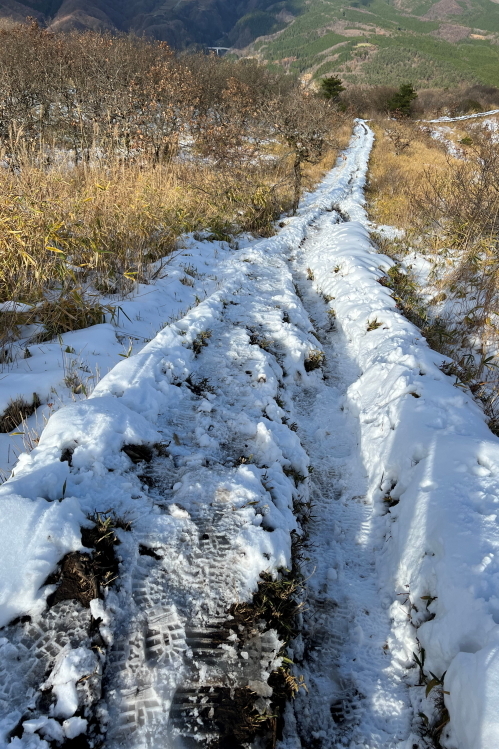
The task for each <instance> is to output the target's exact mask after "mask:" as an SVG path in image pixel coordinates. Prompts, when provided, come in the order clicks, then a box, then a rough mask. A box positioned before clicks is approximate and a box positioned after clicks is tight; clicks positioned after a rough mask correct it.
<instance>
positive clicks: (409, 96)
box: [387, 83, 418, 117]
mask: <svg viewBox="0 0 499 749" xmlns="http://www.w3.org/2000/svg"><path fill="white" fill-rule="evenodd" d="M417 98H418V95H417V93H416V91H415V90H414V87H413V85H412V83H403V84H402V85H401V86H400V88H399V90H398V91H397V93H396V94H394V95H393V96H392V97H391V99H388V101H387V109H388V111H389V112H393V113H394V114H399V115H401V116H403V117H408V116H409V115H410V114H411V107H412V102H413V101H414V99H417Z"/></svg>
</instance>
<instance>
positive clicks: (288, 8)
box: [0, 0, 499, 88]
mask: <svg viewBox="0 0 499 749" xmlns="http://www.w3.org/2000/svg"><path fill="white" fill-rule="evenodd" d="M28 16H32V17H34V18H35V19H36V20H37V21H39V22H40V23H41V24H44V25H46V26H47V28H49V29H51V30H54V31H69V30H72V29H77V30H80V31H82V30H85V29H92V30H94V31H107V32H111V33H116V32H133V33H136V34H139V35H146V36H150V37H152V38H155V39H159V40H162V41H166V42H168V44H170V45H171V46H172V47H173V48H175V49H179V50H183V49H201V48H205V47H209V46H223V47H228V48H231V50H232V51H233V52H234V53H235V54H237V55H238V56H242V57H257V58H258V59H260V60H262V61H263V62H266V63H269V64H271V65H274V66H277V67H279V68H281V69H285V70H288V71H289V72H291V73H294V74H295V75H298V76H301V77H302V78H304V79H305V80H310V79H311V78H314V77H321V76H323V75H332V74H335V75H340V76H341V77H342V79H343V80H345V81H346V82H347V83H353V84H355V83H367V84H372V85H380V84H388V85H394V84H399V83H400V82H404V81H408V80H411V81H412V82H413V83H414V84H415V85H417V86H419V87H430V88H431V87H437V88H445V87H449V86H455V85H459V84H461V83H469V84H475V83H480V84H486V85H493V86H499V2H496V0H436V1H435V0H352V1H351V2H350V3H348V2H345V0H279V1H278V2H274V0H249V1H248V0H235V2H232V3H230V2H229V0H124V2H122V3H120V2H119V0H90V2H86V1H85V0H24V1H23V2H19V0H0V19H5V20H6V21H8V20H11V21H24V20H25V19H26V17H28ZM4 22H5V21H4Z"/></svg>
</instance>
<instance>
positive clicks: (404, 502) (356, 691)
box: [0, 123, 499, 749]
mask: <svg viewBox="0 0 499 749" xmlns="http://www.w3.org/2000/svg"><path fill="white" fill-rule="evenodd" d="M371 145H372V133H371V131H370V130H369V129H368V128H367V126H366V125H365V124H363V123H358V124H357V125H356V129H355V133H354V136H353V139H352V143H351V145H350V147H349V148H348V149H347V151H346V152H345V154H344V155H343V157H342V158H340V160H339V163H338V165H337V167H336V168H335V169H334V170H333V171H332V172H331V173H330V174H329V175H328V176H327V177H326V179H325V180H324V182H323V183H322V185H321V186H320V187H319V189H318V190H317V191H316V192H315V193H312V194H310V195H309V196H307V197H306V198H305V199H304V201H303V203H302V206H301V209H300V212H299V215H298V216H297V217H295V218H294V219H289V220H287V222H286V226H285V227H284V228H283V229H282V231H280V232H279V233H278V234H277V235H276V236H275V237H272V238H270V239H265V240H262V241H259V242H254V243H253V244H251V245H249V246H247V247H245V248H243V249H241V250H238V251H235V250H234V251H232V252H224V253H223V254H222V255H221V256H220V258H219V262H218V264H217V265H216V267H214V269H213V272H212V277H211V278H210V285H209V288H208V287H207V294H208V295H207V296H206V298H205V299H204V300H203V301H199V300H198V302H199V303H197V304H196V306H194V307H193V308H192V309H190V310H189V311H188V312H187V314H185V315H183V316H182V317H180V319H178V320H177V321H176V322H173V323H170V324H168V325H167V326H166V327H164V329H163V330H161V332H160V333H158V334H157V335H156V337H155V338H154V339H153V340H152V341H151V342H150V343H148V344H147V345H146V346H145V347H144V348H143V349H142V351H141V352H140V353H139V354H137V355H135V356H131V357H129V358H127V359H125V360H123V361H122V362H121V363H120V364H119V365H118V366H116V367H115V368H114V369H113V370H112V371H111V372H110V373H109V374H108V375H107V376H106V377H104V378H103V379H102V381H101V382H100V383H99V385H98V386H97V388H96V389H95V390H94V392H93V394H92V397H91V398H89V399H87V400H85V401H81V402H79V403H76V404H74V405H72V406H69V407H66V408H63V409H61V410H60V411H58V412H57V413H56V414H54V415H53V416H52V417H51V419H50V421H49V423H48V426H47V427H46V429H45V431H44V433H43V435H42V438H41V440H40V444H39V446H38V447H37V448H36V449H35V450H34V451H33V452H32V453H31V454H30V455H25V456H23V457H22V458H21V460H20V462H19V464H18V466H17V467H16V470H15V475H14V476H13V477H12V478H11V479H10V480H9V481H8V482H7V483H6V484H4V485H3V486H2V487H1V488H0V517H1V520H2V522H1V523H0V564H1V566H2V570H3V574H2V579H1V585H0V614H1V617H2V624H3V625H6V626H4V628H3V630H2V633H1V635H2V637H1V639H0V658H1V662H0V669H1V670H0V708H1V716H0V740H1V741H3V743H4V745H8V746H13V747H15V749H20V748H21V747H27V746H29V747H33V749H35V748H36V749H47V745H53V746H56V745H58V744H60V743H61V742H64V741H72V740H73V739H77V740H78V741H79V742H80V743H81V740H82V739H81V738H80V737H85V739H84V740H83V745H85V741H86V742H88V745H89V746H92V747H98V746H101V745H102V744H104V746H106V747H113V748H114V747H119V746H127V747H130V748H132V747H141V748H142V747H160V746H161V747H167V749H177V748H178V749H185V748H186V747H189V748H190V747H201V748H202V747H208V746H212V745H213V742H215V745H217V742H218V745H219V746H221V747H231V749H237V747H243V746H247V742H246V743H245V741H246V740H245V739H242V738H241V737H240V734H238V733H237V731H236V728H238V726H239V727H240V725H239V724H238V721H239V723H241V721H242V717H241V709H242V708H241V705H242V702H241V700H243V702H244V699H249V700H250V703H251V704H254V705H255V706H256V710H257V711H258V712H260V713H261V714H265V713H266V712H268V711H269V710H271V709H272V708H271V704H270V702H269V700H270V698H271V697H272V687H271V685H270V684H269V674H270V673H271V672H272V671H273V670H274V669H276V668H278V667H279V665H280V664H281V662H282V660H281V659H282V656H283V655H286V656H287V657H291V659H292V660H293V661H294V663H295V665H294V669H295V674H296V675H297V676H298V675H300V674H302V675H304V676H305V681H306V682H307V685H308V689H309V693H308V695H307V694H306V693H305V691H304V690H301V691H300V694H299V696H298V698H297V699H296V700H295V702H294V703H293V705H292V706H291V705H290V706H288V709H287V711H286V722H285V726H284V734H283V737H282V739H280V742H281V743H280V745H281V747H282V748H283V749H284V747H285V748H286V749H299V748H300V747H302V749H305V747H314V748H315V747H317V749H332V748H333V747H341V746H345V747H347V746H348V747H353V746H355V747H364V748H365V749H378V747H381V746H383V747H390V748H392V749H395V747H398V748H399V749H402V748H403V749H414V747H421V749H422V747H426V746H430V745H431V741H432V740H433V739H432V738H431V736H430V734H431V732H432V731H433V734H434V737H435V735H437V734H439V733H440V726H441V724H443V723H444V721H445V717H446V715H445V709H444V705H443V699H444V698H445V702H446V704H447V706H448V709H449V711H450V717H451V722H450V724H449V725H448V726H445V727H444V728H443V729H442V733H441V742H442V744H443V745H444V746H446V747H449V749H450V748H451V747H452V748H456V749H491V747H492V746H495V745H496V744H497V743H498V738H499V721H498V719H497V717H496V713H497V705H498V700H499V687H498V686H497V684H498V682H499V671H498V667H497V662H498V659H497V642H498V633H499V628H498V626H497V625H496V620H498V621H499V619H498V616H499V594H498V582H497V572H496V549H497V546H498V541H499V534H498V533H497V523H496V512H495V505H496V497H497V490H498V488H499V487H498V479H497V476H498V473H499V441H498V440H497V439H496V438H495V437H494V436H493V435H492V434H491V433H490V432H489V431H488V429H487V427H486V425H485V422H484V418H483V415H482V413H481V412H480V410H479V408H478V407H477V406H476V405H475V404H474V403H473V401H472V399H471V396H470V395H469V394H468V393H466V392H462V391H460V390H458V389H456V388H455V387H453V384H452V380H451V379H450V378H448V377H446V376H445V375H444V374H443V373H442V372H441V370H440V369H439V364H440V362H441V357H439V355H438V354H436V353H435V352H432V351H431V350H430V349H429V348H428V346H427V345H426V343H425V341H424V340H423V339H422V337H421V335H420V333H419V331H418V330H417V329H416V328H414V327H413V326H412V325H411V324H409V323H408V322H407V321H406V320H405V319H404V318H403V317H402V316H401V314H400V313H399V311H398V310H397V309H396V306H395V302H394V301H393V299H392V298H391V296H390V294H389V292H388V290H387V289H386V288H385V287H383V286H382V285H380V284H379V283H378V281H379V279H380V277H381V276H382V275H383V272H384V270H385V269H386V268H387V267H389V265H390V261H389V260H388V259H387V258H385V257H383V256H381V255H378V254H376V252H375V251H374V249H373V248H372V246H371V245H370V243H369V237H368V231H367V228H366V227H367V220H366V216H365V213H364V210H363V187H364V181H365V175H366V170H367V162H368V157H369V152H370V148H371ZM324 355H325V359H324ZM315 365H321V366H317V367H316V368H314V366H315ZM311 468H312V469H313V471H311V470H310V469H311ZM309 498H311V500H312V507H311V513H310V517H309V519H308V522H307V523H305V518H306V516H307V513H306V512H304V509H303V508H307V507H308V500H309ZM297 512H298V513H299V515H300V517H301V520H302V526H301V527H300V525H299V523H298V522H297V519H296V513H297ZM96 513H100V517H99V516H98V515H96ZM110 513H112V514H110ZM107 517H115V518H118V525H119V526H120V527H118V528H116V529H115V530H114V531H111V532H112V533H115V534H116V536H117V537H118V539H119V541H120V544H119V545H118V546H115V550H116V553H117V555H118V561H119V566H117V567H112V563H111V562H109V564H110V567H109V570H110V572H109V577H108V578H107V580H106V581H105V582H106V584H105V585H104V584H101V586H100V590H99V585H98V584H97V582H96V581H95V580H94V578H93V577H92V574H91V573H88V568H89V567H88V565H90V563H91V562H90V560H91V557H89V556H88V555H86V554H85V553H83V554H82V555H81V554H78V553H76V554H75V552H79V551H80V550H81V549H82V546H83V544H82V541H81V539H80V527H84V526H87V527H90V526H92V523H93V522H95V521H96V520H98V521H99V522H102V520H103V519H105V518H107ZM88 518H93V520H89V519H88ZM293 534H296V535H294V538H295V539H296V536H298V537H301V542H302V543H301V545H302V547H303V548H302V552H301V554H302V557H303V562H302V564H303V573H304V578H305V579H304V583H303V591H302V594H301V595H302V596H303V603H304V604H305V605H304V606H303V613H302V614H301V621H300V624H301V631H300V635H299V636H298V638H297V639H296V640H295V641H294V642H293V643H292V645H291V651H289V652H288V653H287V654H286V653H283V652H281V645H282V641H281V640H280V639H279V635H278V632H277V630H276V629H274V628H272V627H270V626H267V625H266V624H265V623H262V624H260V625H258V626H255V628H254V629H253V630H252V631H251V633H250V634H248V632H247V631H246V632H245V633H243V632H242V629H241V628H238V626H237V623H236V624H232V625H231V623H230V622H231V611H234V610H233V609H231V607H232V606H233V604H235V603H237V602H240V601H248V600H250V599H251V596H252V594H253V593H254V592H255V590H256V587H257V583H258V580H259V575H260V574H261V573H262V572H268V573H270V574H272V575H275V574H276V573H277V571H278V569H279V568H286V567H287V568H289V567H290V566H291V562H292V560H291V542H292V538H293ZM304 534H305V535H304ZM84 537H85V538H88V537H89V534H88V531H86V532H85V535H84ZM88 542H89V541H87V543H88ZM98 543H100V541H98V542H96V543H95V551H94V552H93V554H94V558H95V555H96V554H97V555H98V553H99V547H98V546H97V544H98ZM83 552H85V550H84V549H83ZM65 555H66V556H65ZM63 558H64V559H63ZM61 559H63V562H62V582H61V579H60V578H59V579H58V578H57V576H55V577H54V576H50V575H51V573H53V571H54V568H55V567H56V565H57V563H58V561H60V560H61ZM111 570H112V571H111ZM68 581H73V583H74V582H75V581H76V583H77V584H79V586H80V593H81V591H82V590H83V589H84V591H85V596H86V597H85V596H80V599H81V601H80V602H78V601H76V600H74V599H62V597H61V594H60V590H61V589H62V586H63V585H67V584H69V583H68ZM58 586H59V587H58ZM58 591H59V592H58ZM99 593H100V595H101V598H98V597H96V595H98V594H99ZM58 596H59V597H58ZM84 604H87V605H88V606H89V607H88V608H86V607H85V605H84ZM15 617H18V618H17V619H15ZM233 621H235V620H233ZM9 622H10V624H8V623H9ZM243 629H244V628H243ZM414 653H415V654H416V657H417V658H418V659H419V662H420V663H421V669H419V668H417V667H416V660H415V656H414ZM423 654H424V655H423ZM424 656H425V657H424ZM446 670H447V675H446V676H445V679H444V680H443V689H442V685H441V683H439V681H438V680H440V679H441V678H443V675H444V672H445V671H446ZM434 677H437V680H436V681H435V682H434V683H433V685H432V679H434ZM420 684H423V686H418V685H420ZM425 684H429V685H432V689H431V691H430V692H429V696H428V698H426V697H425ZM443 690H445V692H449V694H445V695H444V694H443ZM245 695H246V697H245ZM248 695H249V697H248ZM238 700H239V701H238ZM411 702H412V710H411V708H410V704H411ZM418 713H420V714H424V715H426V716H427V717H426V718H421V717H418ZM227 715H231V716H232V718H231V719H230V720H228V718H227ZM223 716H225V717H223ZM222 718H223V719H222ZM224 721H225V722H224ZM425 723H426V724H427V725H425ZM231 726H232V727H231ZM231 731H232V733H231ZM254 746H255V748H256V746H257V744H254Z"/></svg>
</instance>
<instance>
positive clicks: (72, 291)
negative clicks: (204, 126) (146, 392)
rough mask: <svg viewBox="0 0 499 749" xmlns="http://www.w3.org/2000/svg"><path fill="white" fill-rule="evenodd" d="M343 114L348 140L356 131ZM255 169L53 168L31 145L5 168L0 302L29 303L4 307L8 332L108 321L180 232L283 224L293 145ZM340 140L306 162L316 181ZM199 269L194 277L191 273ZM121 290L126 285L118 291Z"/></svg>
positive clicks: (262, 229) (0, 177) (1, 326)
mask: <svg viewBox="0 0 499 749" xmlns="http://www.w3.org/2000/svg"><path fill="white" fill-rule="evenodd" d="M350 130H351V128H350V126H349V125H348V124H347V123H344V124H342V126H341V128H340V130H339V132H338V144H339V145H340V146H343V145H344V144H345V142H346V141H347V140H348V137H349V134H350ZM274 156H275V158H274V159H273V160H272V159H269V160H267V161H265V160H264V162H263V164H262V165H260V166H256V167H255V168H253V169H251V170H248V169H246V170H244V171H243V170H238V169H234V168H233V167H231V168H229V167H228V166H227V167H224V166H223V165H222V166H221V165H217V166H216V167H214V166H213V165H211V166H210V165H207V164H203V163H202V162H200V160H199V159H196V160H194V161H186V162H182V161H181V160H177V161H170V162H167V163H165V164H161V165H158V166H156V167H155V168H151V166H150V165H144V164H141V163H137V164H124V163H122V162H120V161H119V160H118V158H116V159H115V161H114V162H111V163H110V161H109V160H108V163H107V164H106V165H105V166H104V165H99V164H96V163H94V164H90V165H88V164H80V165H79V166H78V167H75V166H74V165H72V163H71V159H70V157H69V156H68V159H67V161H63V162H62V163H59V164H58V165H57V166H51V167H49V168H47V167H42V166H39V165H38V164H37V162H38V159H35V158H33V156H31V157H29V156H27V157H26V160H25V162H24V163H23V164H22V165H21V168H20V169H16V170H9V169H6V168H3V169H0V302H5V301H14V302H20V303H23V304H27V305H29V306H30V309H28V310H25V311H23V312H21V313H12V312H4V313H0V338H1V339H2V341H3V342H4V345H5V343H7V342H8V341H10V340H12V339H15V338H16V336H17V334H18V327H19V326H20V325H26V324H30V323H38V324H39V325H40V326H41V327H40V328H39V333H38V334H37V336H38V337H37V339H38V340H49V339H51V338H53V337H54V336H56V335H57V334H60V333H64V332H66V331H68V330H74V329H78V328H83V327H87V326H88V325H93V324H96V323H98V322H102V321H103V319H104V317H103V316H104V314H105V313H106V312H111V311H112V306H111V307H110V306H108V307H103V306H102V302H101V299H102V295H111V296H112V298H114V299H117V300H119V299H120V298H123V297H124V296H126V295H127V294H128V293H130V292H131V291H132V290H133V288H134V286H135V284H136V283H137V282H142V283H144V282H145V283H147V281H148V279H149V278H150V274H151V263H153V262H154V261H156V260H158V259H160V258H162V257H165V256H167V255H168V254H169V253H171V252H172V250H173V249H174V248H175V247H176V242H177V239H178V237H179V236H180V235H182V234H183V233H185V232H190V231H205V232H207V233H208V235H209V236H210V237H211V238H213V239H222V240H223V239H225V240H230V239H231V238H232V237H234V235H236V234H237V233H238V232H239V231H250V232H253V233H254V234H256V235H263V236H268V235H270V234H272V233H273V231H274V228H273V221H274V220H275V219H276V218H277V217H278V215H279V214H280V213H282V212H285V211H289V210H290V207H291V204H292V185H291V182H290V180H289V172H290V169H289V162H290V157H289V155H288V154H286V152H285V151H284V150H283V149H282V147H279V145H278V144H276V145H275V148H274ZM336 156H337V150H332V149H331V150H329V151H328V152H327V154H326V155H325V157H324V158H323V159H322V160H321V162H320V163H318V164H315V165H306V167H305V169H304V177H305V179H304V186H305V187H307V188H311V187H313V186H314V185H315V184H316V183H317V182H318V181H319V180H320V179H321V178H322V177H323V176H324V174H325V173H326V172H327V170H328V169H329V168H330V167H331V166H332V164H333V163H334V160H335V159H336ZM187 280H188V281H190V279H187ZM113 295H114V296H113Z"/></svg>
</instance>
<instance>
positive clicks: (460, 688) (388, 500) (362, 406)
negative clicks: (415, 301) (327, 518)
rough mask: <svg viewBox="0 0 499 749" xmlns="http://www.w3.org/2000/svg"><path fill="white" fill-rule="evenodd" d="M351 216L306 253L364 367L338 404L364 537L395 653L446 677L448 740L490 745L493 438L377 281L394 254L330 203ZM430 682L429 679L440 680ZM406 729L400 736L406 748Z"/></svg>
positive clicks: (498, 664)
mask: <svg viewBox="0 0 499 749" xmlns="http://www.w3.org/2000/svg"><path fill="white" fill-rule="evenodd" d="M340 207H341V209H342V211H343V212H347V213H350V215H351V216H352V217H355V218H357V221H352V222H350V223H342V224H338V225H336V226H334V225H331V227H330V231H329V234H328V237H327V241H326V242H324V243H319V244H318V245H317V246H316V247H315V248H311V252H310V253H308V254H307V263H308V266H309V267H310V269H311V271H312V272H313V274H314V278H315V282H314V283H315V286H316V288H317V289H319V290H320V291H321V293H324V294H327V295H329V296H331V297H333V298H334V301H331V302H330V306H331V308H332V309H334V312H335V314H336V320H337V324H338V327H339V328H340V330H341V331H342V332H343V334H344V336H345V338H346V341H347V342H348V350H349V351H350V354H351V356H352V358H353V360H354V362H355V363H356V364H357V365H358V367H359V368H360V371H361V373H362V374H361V375H360V377H359V378H358V380H357V381H356V382H354V383H353V384H352V385H351V386H350V387H349V389H348V393H347V397H346V398H345V403H344V405H345V408H347V409H348V410H349V411H350V413H351V414H352V415H353V416H355V417H356V418H357V419H358V420H359V422H360V429H361V451H362V457H363V462H364V465H365V468H366V471H367V474H368V482H367V483H368V490H367V495H366V497H367V500H368V501H369V502H371V503H372V504H373V507H374V514H373V518H372V520H371V522H370V528H369V543H370V544H372V546H373V548H374V549H376V550H377V557H378V571H379V575H380V580H381V584H382V591H383V600H384V602H385V604H386V605H387V606H388V607H389V610H390V615H391V617H392V620H393V631H392V635H391V637H390V640H389V643H388V644H389V647H390V650H391V652H392V653H393V656H394V658H395V660H397V661H398V662H399V663H400V664H401V665H402V666H404V667H405V668H407V669H411V668H412V674H413V678H412V679H411V677H410V672H409V682H411V681H412V684H415V685H416V684H418V683H419V681H420V675H419V674H418V673H416V669H414V655H413V653H414V652H415V653H416V654H417V655H418V657H419V658H420V660H421V658H422V656H423V655H424V656H425V660H424V672H425V677H426V678H427V680H428V681H429V680H430V679H431V678H432V674H434V675H436V677H438V678H443V677H444V675H445V679H444V689H445V692H446V693H447V692H448V694H445V695H444V696H445V704H446V706H447V708H448V710H449V713H450V723H449V724H448V725H447V726H445V727H444V729H443V732H442V735H441V737H440V741H441V744H442V745H443V746H446V747H449V749H450V748H452V749H458V748H459V749H479V748H480V749H482V748H483V749H485V748H486V747H491V746H496V745H497V744H498V743H499V721H498V719H497V704H498V700H499V688H498V685H499V626H498V622H499V616H498V614H499V609H498V605H499V597H498V592H499V591H498V575H497V563H498V562H497V560H498V558H499V557H498V548H499V532H498V525H497V519H498V514H497V503H498V501H499V500H498V493H499V440H498V439H497V438H496V437H495V436H494V435H493V434H492V433H491V432H490V430H489V429H488V427H487V425H486V423H485V417H484V414H483V412H482V411H481V409H480V408H479V407H478V406H477V404H476V403H475V402H474V401H473V398H472V396H471V394H470V392H469V391H467V390H466V389H462V388H460V387H457V386H456V384H455V383H454V382H453V380H452V378H450V377H448V376H446V375H444V374H443V373H442V371H441V369H440V367H441V365H442V363H443V357H441V356H440V355H439V354H437V353H436V352H434V351H432V350H430V349H429V347H428V345H427V343H426V341H425V340H424V339H423V338H422V336H421V334H420V332H419V331H418V330H417V329H416V328H415V327H414V326H413V325H412V324H410V323H409V322H408V321H407V320H406V319H405V318H404V317H403V316H402V315H401V313H400V312H399V311H398V310H397V308H396V303H395V301H394V300H393V298H392V297H391V294H390V292H389V290H388V289H387V288H385V287H384V286H382V285H380V283H379V280H380V278H381V277H382V276H383V275H384V273H385V271H386V270H387V268H388V267H389V266H390V265H391V261H390V260H389V259H388V258H386V257H384V256H382V255H376V254H375V253H374V252H373V248H372V245H371V244H370V240H369V234H368V222H367V219H366V216H365V214H364V213H363V210H362V205H361V204H359V202H357V201H356V200H354V201H353V205H352V201H350V200H347V201H346V202H345V203H342V204H340ZM437 691H438V689H437ZM419 692H420V695H419V697H418V689H417V688H416V689H414V690H411V693H412V696H413V701H414V706H415V709H416V711H420V710H421V711H423V712H426V714H427V716H428V720H429V723H430V726H431V725H435V723H436V721H440V722H444V721H445V715H444V714H442V712H441V711H440V713H438V710H437V709H436V707H435V703H434V697H435V693H434V692H433V693H430V696H429V699H428V700H426V699H425V698H424V694H423V693H422V690H419ZM410 741H412V739H409V743H408V746H412V745H411V743H410Z"/></svg>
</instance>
